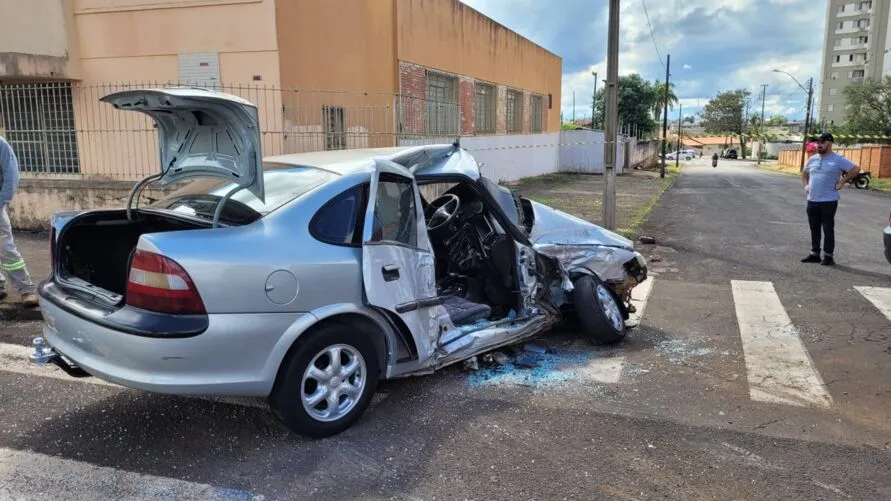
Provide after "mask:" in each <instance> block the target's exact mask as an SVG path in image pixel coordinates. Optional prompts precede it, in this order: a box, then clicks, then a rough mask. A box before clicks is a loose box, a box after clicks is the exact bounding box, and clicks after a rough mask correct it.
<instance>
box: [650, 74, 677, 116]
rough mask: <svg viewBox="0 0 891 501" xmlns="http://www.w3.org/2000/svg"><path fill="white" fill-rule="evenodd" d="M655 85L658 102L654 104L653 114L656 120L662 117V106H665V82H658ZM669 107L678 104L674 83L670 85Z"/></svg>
mask: <svg viewBox="0 0 891 501" xmlns="http://www.w3.org/2000/svg"><path fill="white" fill-rule="evenodd" d="M653 87H654V88H655V90H656V102H655V103H654V104H653V114H654V115H656V120H660V119H661V118H662V108H663V106H665V101H666V99H665V82H656V83H655V84H654V85H653ZM667 101H668V109H674V106H675V105H676V104H678V96H677V95H676V94H675V93H674V83H670V84H669V85H668V100H667Z"/></svg>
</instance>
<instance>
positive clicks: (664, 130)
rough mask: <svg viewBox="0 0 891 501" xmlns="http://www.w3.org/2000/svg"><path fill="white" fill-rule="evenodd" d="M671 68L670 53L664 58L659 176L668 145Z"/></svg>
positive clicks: (663, 169) (663, 166)
mask: <svg viewBox="0 0 891 501" xmlns="http://www.w3.org/2000/svg"><path fill="white" fill-rule="evenodd" d="M670 68H671V54H668V57H666V58H665V103H664V105H665V106H664V108H665V109H664V110H662V169H660V171H659V177H665V148H666V146H668V90H669V87H668V79H669V78H670V76H671V75H670V74H669V73H668V70H669V69H670Z"/></svg>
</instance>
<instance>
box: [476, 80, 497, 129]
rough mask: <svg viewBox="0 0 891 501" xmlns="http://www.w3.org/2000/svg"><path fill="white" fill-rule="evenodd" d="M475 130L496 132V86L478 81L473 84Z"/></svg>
mask: <svg viewBox="0 0 891 501" xmlns="http://www.w3.org/2000/svg"><path fill="white" fill-rule="evenodd" d="M473 130H474V132H476V133H487V132H488V133H492V132H495V87H494V86H492V85H489V84H484V83H480V82H477V83H476V84H475V85H474V86H473Z"/></svg>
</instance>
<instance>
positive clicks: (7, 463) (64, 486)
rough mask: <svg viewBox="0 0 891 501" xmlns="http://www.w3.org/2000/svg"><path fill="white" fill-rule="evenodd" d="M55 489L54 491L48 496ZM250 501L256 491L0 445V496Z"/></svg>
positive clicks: (256, 499) (8, 497)
mask: <svg viewBox="0 0 891 501" xmlns="http://www.w3.org/2000/svg"><path fill="white" fill-rule="evenodd" d="M54 493H55V494H54ZM60 493H64V497H65V499H177V500H192V499H194V500H204V499H208V500H227V501H231V500H236V499H237V500H253V501H260V500H262V499H263V496H262V495H256V494H254V493H252V492H248V491H244V490H240V489H228V488H220V487H214V486H211V485H207V484H201V483H197V482H188V481H185V480H179V479H174V478H168V477H159V476H156V475H147V474H140V473H133V472H129V471H123V470H118V469H115V468H109V467H107V466H96V465H93V464H90V463H86V462H83V461H76V460H73V459H65V458H60V457H55V456H49V455H46V454H40V453H36V452H26V451H17V450H14V449H7V448H0V499H43V498H46V497H50V498H52V497H57V495H58V494H60Z"/></svg>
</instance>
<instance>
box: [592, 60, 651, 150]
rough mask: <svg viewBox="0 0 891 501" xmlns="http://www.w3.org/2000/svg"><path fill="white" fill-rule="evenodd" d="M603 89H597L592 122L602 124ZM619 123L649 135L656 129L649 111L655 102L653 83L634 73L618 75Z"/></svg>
mask: <svg viewBox="0 0 891 501" xmlns="http://www.w3.org/2000/svg"><path fill="white" fill-rule="evenodd" d="M604 95H605V89H602V88H601V89H599V90H598V91H597V117H596V119H595V120H594V123H598V124H604V123H606V122H605V121H604V120H603V116H604V108H605V104H606V103H605V102H604ZM618 97H619V123H621V124H622V125H624V126H626V127H631V128H634V129H637V130H639V131H640V133H641V134H642V135H650V134H652V133H654V132H655V131H656V122H655V120H653V117H652V116H651V113H652V111H653V106H654V104H655V102H656V89H655V88H654V87H653V85H652V84H651V83H650V82H648V81H646V80H644V79H643V78H641V76H640V75H638V74H636V73H634V74H631V75H625V76H621V77H619V96H618Z"/></svg>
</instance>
